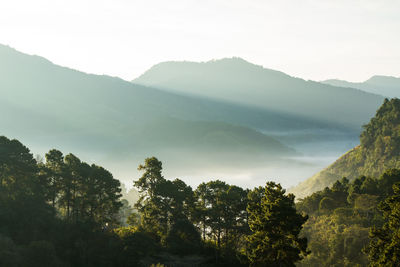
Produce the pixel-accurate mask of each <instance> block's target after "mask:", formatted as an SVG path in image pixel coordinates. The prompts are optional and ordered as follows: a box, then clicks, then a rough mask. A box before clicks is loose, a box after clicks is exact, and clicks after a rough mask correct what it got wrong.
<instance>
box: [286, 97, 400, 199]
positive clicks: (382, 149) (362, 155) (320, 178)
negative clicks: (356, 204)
mask: <svg viewBox="0 0 400 267" xmlns="http://www.w3.org/2000/svg"><path fill="white" fill-rule="evenodd" d="M391 168H400V100H399V99H397V98H393V99H391V100H388V99H385V101H384V103H383V105H382V106H381V107H380V108H379V109H378V110H377V112H376V115H375V117H374V118H372V119H371V120H370V122H369V123H368V124H367V125H365V126H364V130H363V132H362V133H361V136H360V145H359V146H356V147H354V148H353V149H351V150H350V151H348V152H347V153H346V154H344V155H343V156H342V157H340V158H339V159H338V160H337V161H336V162H334V163H333V164H332V165H330V166H328V167H327V168H326V169H324V170H322V171H321V172H319V173H317V174H316V175H314V176H313V177H311V178H310V179H308V180H306V181H304V182H302V183H300V184H299V185H298V186H296V187H295V188H293V189H291V190H290V191H291V192H293V193H295V194H296V196H298V197H304V196H307V195H309V194H311V193H313V192H315V191H318V190H322V189H324V188H325V187H327V186H331V185H332V184H333V183H334V182H336V181H337V180H338V179H341V178H342V177H347V178H348V179H349V180H350V181H351V180H354V179H356V178H358V177H359V176H362V175H365V176H371V177H375V178H376V177H379V176H380V175H381V174H382V173H383V172H385V171H386V170H387V169H391Z"/></svg>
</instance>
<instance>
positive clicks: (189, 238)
mask: <svg viewBox="0 0 400 267" xmlns="http://www.w3.org/2000/svg"><path fill="white" fill-rule="evenodd" d="M165 244H166V247H167V248H168V250H169V251H170V252H171V253H173V254H177V255H190V254H196V253H197V252H198V251H199V250H200V248H201V237H200V233H199V231H198V229H197V228H196V227H195V226H194V225H193V223H191V222H190V221H188V220H185V219H180V220H177V221H175V222H174V224H173V225H172V227H171V229H170V230H169V232H168V235H167V237H166V239H165Z"/></svg>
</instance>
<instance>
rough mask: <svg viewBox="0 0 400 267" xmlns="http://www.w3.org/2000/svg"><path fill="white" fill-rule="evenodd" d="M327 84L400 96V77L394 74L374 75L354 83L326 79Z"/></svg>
mask: <svg viewBox="0 0 400 267" xmlns="http://www.w3.org/2000/svg"><path fill="white" fill-rule="evenodd" d="M323 83H325V84H330V85H333V86H340V87H350V88H357V89H360V90H363V91H365V92H370V93H373V94H378V95H383V96H387V97H400V78H396V77H392V76H379V75H376V76H373V77H371V78H370V79H368V80H366V81H365V82H362V83H353V82H347V81H343V80H336V79H332V80H326V81H323Z"/></svg>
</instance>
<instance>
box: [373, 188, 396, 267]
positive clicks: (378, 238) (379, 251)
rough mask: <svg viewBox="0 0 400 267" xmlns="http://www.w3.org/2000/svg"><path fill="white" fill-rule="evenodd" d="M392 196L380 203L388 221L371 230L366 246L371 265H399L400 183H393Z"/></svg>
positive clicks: (380, 207)
mask: <svg viewBox="0 0 400 267" xmlns="http://www.w3.org/2000/svg"><path fill="white" fill-rule="evenodd" d="M393 192H394V194H393V195H392V196H389V197H387V198H386V199H385V200H384V201H383V202H381V204H380V205H379V209H380V210H381V211H382V212H383V216H384V218H385V219H386V223H385V224H384V225H383V227H382V228H376V227H373V228H372V229H371V231H370V238H371V239H372V240H371V242H370V244H369V245H368V246H367V247H366V249H365V252H367V253H368V257H369V260H370V265H371V266H398V264H399V262H400V183H397V184H395V185H393Z"/></svg>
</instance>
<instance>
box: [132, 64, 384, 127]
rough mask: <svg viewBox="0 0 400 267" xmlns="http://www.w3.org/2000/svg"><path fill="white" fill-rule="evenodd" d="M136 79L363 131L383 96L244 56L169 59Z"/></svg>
mask: <svg viewBox="0 0 400 267" xmlns="http://www.w3.org/2000/svg"><path fill="white" fill-rule="evenodd" d="M133 82H135V83H138V84H143V85H147V86H152V87H156V88H160V89H164V90H167V91H173V92H179V93H184V94H187V95H196V96H203V97H208V98H213V99H220V100H225V101H229V102H231V103H238V104H241V105H246V106H251V107H258V108H261V109H268V110H272V111H276V112H281V113H286V114H292V115H293V114H296V115H297V116H303V117H307V118H310V119H313V120H317V121H323V122H325V123H327V124H336V125H341V126H342V127H347V128H351V129H357V130H359V129H360V127H361V125H363V124H364V123H366V122H367V121H368V119H369V118H370V117H371V116H373V114H374V112H375V110H376V109H377V108H378V107H379V105H380V103H382V101H383V97H381V96H378V95H374V94H370V93H365V92H363V91H360V90H357V89H351V88H342V87H334V86H331V85H326V84H322V83H318V82H313V81H305V80H303V79H299V78H295V77H291V76H289V75H287V74H285V73H283V72H279V71H275V70H270V69H266V68H263V67H261V66H257V65H254V64H251V63H249V62H247V61H245V60H243V59H240V58H226V59H221V60H213V61H209V62H203V63H194V62H164V63H160V64H157V65H155V66H154V67H152V68H151V69H150V70H148V71H147V72H145V73H144V74H143V75H141V76H140V77H138V78H137V79H135V80H134V81H133Z"/></svg>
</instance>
